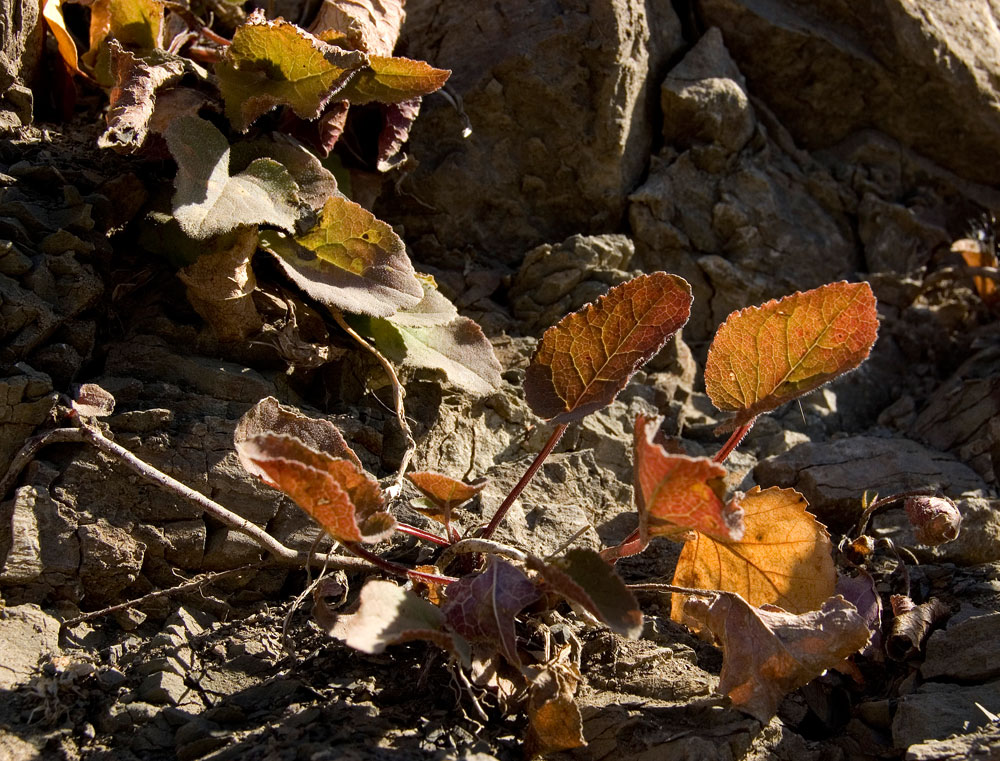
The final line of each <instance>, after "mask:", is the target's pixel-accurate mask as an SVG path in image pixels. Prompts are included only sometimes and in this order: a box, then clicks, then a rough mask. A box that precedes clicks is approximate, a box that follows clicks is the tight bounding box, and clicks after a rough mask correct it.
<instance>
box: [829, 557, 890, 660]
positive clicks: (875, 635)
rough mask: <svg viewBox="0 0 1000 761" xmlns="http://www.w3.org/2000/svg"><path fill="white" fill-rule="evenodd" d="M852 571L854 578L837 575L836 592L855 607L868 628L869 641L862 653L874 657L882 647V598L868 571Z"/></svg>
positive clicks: (856, 569) (861, 569)
mask: <svg viewBox="0 0 1000 761" xmlns="http://www.w3.org/2000/svg"><path fill="white" fill-rule="evenodd" d="M853 570H854V573H855V574H856V575H855V576H845V575H843V574H840V575H838V577H837V589H836V591H837V594H838V595H840V596H841V597H843V598H844V599H845V600H847V602H849V603H851V605H853V606H854V607H855V609H856V610H857V611H858V615H859V616H861V618H862V620H863V621H864V622H865V624H866V625H867V626H868V631H869V632H870V633H871V639H870V640H869V641H868V644H867V645H866V646H865V649H864V650H863V651H862V653H863V654H864V655H874V654H875V653H877V652H879V648H880V647H881V646H882V596H881V595H880V594H879V593H878V589H876V588H875V579H874V578H872V575H871V574H870V573H868V571H866V570H865V569H863V568H855V569H853ZM879 654H880V655H881V653H879Z"/></svg>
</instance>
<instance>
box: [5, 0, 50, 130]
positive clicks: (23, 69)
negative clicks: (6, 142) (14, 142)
mask: <svg viewBox="0 0 1000 761" xmlns="http://www.w3.org/2000/svg"><path fill="white" fill-rule="evenodd" d="M0 10H2V13H0V19H3V22H2V26H0V134H3V133H7V132H11V131H13V130H15V129H17V128H18V127H22V126H27V125H29V124H31V121H32V94H31V90H30V89H29V88H30V87H31V85H32V83H34V81H35V76H36V74H37V73H38V65H39V62H40V61H41V57H42V48H43V43H44V40H45V29H44V24H43V23H42V17H41V13H40V10H41V7H40V6H39V5H38V3H35V2H32V0H0Z"/></svg>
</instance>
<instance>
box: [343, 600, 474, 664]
mask: <svg viewBox="0 0 1000 761" xmlns="http://www.w3.org/2000/svg"><path fill="white" fill-rule="evenodd" d="M330 634H331V635H333V636H334V637H337V639H340V640H343V641H344V642H345V643H347V644H348V645H349V646H351V647H353V648H354V649H356V650H360V651H361V652H363V653H381V652H382V651H383V650H385V649H386V647H388V646H389V645H398V644H400V643H402V642H410V641H412V640H417V639H424V640H429V641H431V642H434V643H435V644H437V645H439V646H440V647H442V648H444V649H445V650H448V651H449V652H452V653H454V654H455V655H456V656H458V657H459V658H460V659H461V660H463V661H464V662H468V660H469V655H468V653H469V646H468V644H467V643H465V642H463V641H462V639H461V637H458V636H456V635H455V634H454V633H452V632H449V631H447V630H446V628H445V616H444V613H442V612H441V609H440V608H438V607H437V606H436V605H433V604H431V603H429V602H427V600H423V599H421V598H419V597H417V596H416V595H415V594H412V593H411V592H407V591H406V590H404V589H403V588H402V587H399V586H397V585H396V584H393V583H392V582H391V581H379V580H372V581H369V582H368V583H367V584H365V586H364V588H362V590H361V600H360V605H359V607H358V610H357V612H356V613H353V614H351V615H347V616H340V617H338V618H337V620H336V622H335V623H334V625H333V627H332V628H331V629H330Z"/></svg>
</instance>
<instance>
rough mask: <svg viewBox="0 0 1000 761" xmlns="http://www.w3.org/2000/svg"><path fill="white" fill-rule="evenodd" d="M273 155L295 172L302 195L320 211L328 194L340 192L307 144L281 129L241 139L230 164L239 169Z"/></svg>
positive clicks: (293, 177) (272, 157)
mask: <svg viewBox="0 0 1000 761" xmlns="http://www.w3.org/2000/svg"><path fill="white" fill-rule="evenodd" d="M262 158H268V159H274V160H275V161H277V162H278V163H279V164H281V165H282V166H283V167H285V169H287V170H288V171H289V173H290V174H291V175H292V179H294V180H295V182H296V183H297V184H298V186H299V198H300V199H302V201H303V202H304V203H305V204H307V205H308V206H309V208H311V209H313V210H315V211H319V210H320V209H322V208H323V205H324V204H325V203H326V201H327V199H328V198H331V197H333V196H336V195H340V192H339V191H338V190H337V178H336V177H334V175H333V172H331V171H330V170H329V169H327V168H326V167H325V166H323V164H321V163H320V160H319V159H318V158H316V156H315V154H313V153H312V152H311V151H309V150H308V149H306V147H305V146H304V145H302V144H301V143H299V142H297V141H296V140H293V139H292V138H290V137H288V136H287V135H284V134H282V133H280V132H272V133H271V134H269V135H267V136H263V137H260V138H257V139H256V140H240V141H239V142H237V143H236V144H235V145H233V147H232V153H231V154H230V161H229V163H230V166H231V167H233V168H235V169H236V170H237V171H238V170H240V169H244V168H246V167H247V166H249V165H250V163H251V162H253V161H254V160H255V159H262Z"/></svg>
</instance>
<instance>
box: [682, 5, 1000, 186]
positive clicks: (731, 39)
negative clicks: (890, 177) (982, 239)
mask: <svg viewBox="0 0 1000 761" xmlns="http://www.w3.org/2000/svg"><path fill="white" fill-rule="evenodd" d="M697 7H698V13H699V16H700V18H701V19H702V20H703V22H704V23H705V24H707V25H713V26H718V27H720V28H721V30H722V34H723V36H724V37H725V40H726V44H727V46H728V47H729V49H730V50H731V51H732V52H733V57H734V58H735V59H736V61H737V62H738V63H739V66H740V69H741V70H742V71H743V72H744V73H745V74H746V75H747V78H748V80H749V82H750V88H751V91H752V92H753V93H754V94H755V95H757V96H758V97H760V98H762V99H763V100H764V101H766V102H767V103H768V105H769V106H770V107H771V108H772V109H773V110H774V111H775V113H776V114H777V115H778V117H779V118H780V119H781V120H782V121H783V122H785V123H786V124H787V125H788V127H789V129H790V130H791V132H792V133H793V134H794V135H795V137H796V139H797V140H800V141H802V142H803V143H804V144H805V145H806V146H808V147H809V148H818V147H823V146H829V145H832V144H834V143H836V142H838V141H840V140H842V139H844V138H845V137H847V136H848V135H850V134H851V133H853V132H856V131H858V130H860V129H863V128H868V127H875V128H876V129H879V130H881V131H883V132H885V133H887V134H889V135H891V136H892V137H894V138H896V139H897V140H899V141H900V142H902V143H903V144H905V145H908V146H910V147H912V148H913V149H915V150H916V151H917V152H919V153H921V154H923V155H926V156H928V157H930V158H932V159H933V160H935V161H937V162H938V163H940V164H941V165H943V166H945V167H947V168H948V169H951V170H952V171H954V172H956V173H958V174H960V175H962V176H964V177H968V178H970V179H973V180H976V181H979V182H984V183H993V182H995V181H996V173H995V171H994V170H993V167H995V166H997V165H998V164H1000V105H998V101H997V85H996V82H997V81H998V79H1000V63H998V61H1000V31H998V28H997V22H996V7H995V5H993V4H992V3H991V2H990V0H912V1H908V2H902V0H890V1H889V2H885V3H882V4H880V5H879V6H878V7H877V8H871V9H869V11H870V12H866V13H864V14H858V13H857V9H856V8H855V7H854V6H853V5H852V4H851V3H850V2H847V1H846V0H822V1H821V2H815V3H804V2H800V1H799V0H775V1H774V2H768V3H759V2H750V0H699V1H698V3H697ZM945 135H961V136H962V138H961V140H949V139H942V136H945Z"/></svg>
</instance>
